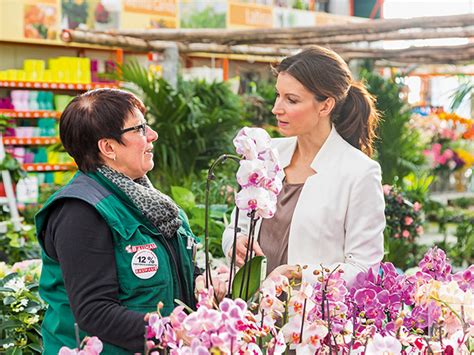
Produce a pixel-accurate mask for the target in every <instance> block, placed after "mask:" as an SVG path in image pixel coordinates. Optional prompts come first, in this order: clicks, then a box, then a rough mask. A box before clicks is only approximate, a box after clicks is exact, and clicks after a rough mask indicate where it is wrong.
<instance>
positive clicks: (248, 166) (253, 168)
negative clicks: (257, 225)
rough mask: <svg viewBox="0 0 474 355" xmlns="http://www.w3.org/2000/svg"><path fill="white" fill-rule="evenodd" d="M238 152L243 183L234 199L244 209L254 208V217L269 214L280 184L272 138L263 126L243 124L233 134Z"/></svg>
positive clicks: (238, 178)
mask: <svg viewBox="0 0 474 355" xmlns="http://www.w3.org/2000/svg"><path fill="white" fill-rule="evenodd" d="M234 145H235V148H236V151H237V153H238V154H240V155H242V156H243V157H244V159H243V160H241V161H240V168H239V170H238V171H237V182H238V183H239V185H240V186H241V187H242V190H240V191H239V192H238V193H237V194H236V196H235V203H236V205H237V207H238V208H239V209H241V210H243V211H249V212H251V211H255V217H257V218H258V217H261V218H271V217H273V216H274V214H275V211H276V203H277V198H276V197H277V195H278V194H279V193H280V191H281V188H282V181H281V178H280V177H279V176H278V173H279V172H280V171H281V168H280V163H279V161H278V153H277V152H276V150H274V149H272V147H271V138H270V136H269V135H268V133H267V132H266V131H265V130H264V129H262V128H249V127H244V128H242V129H241V130H240V131H239V133H238V134H237V136H236V137H235V138H234Z"/></svg>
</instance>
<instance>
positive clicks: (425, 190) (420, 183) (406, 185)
mask: <svg viewBox="0 0 474 355" xmlns="http://www.w3.org/2000/svg"><path fill="white" fill-rule="evenodd" d="M434 179H435V177H434V176H433V175H430V174H429V173H426V172H422V173H413V172H412V173H409V174H408V175H406V176H405V177H404V178H403V189H404V191H405V193H406V196H407V198H408V199H409V200H410V201H418V202H420V203H421V204H422V205H424V204H425V202H426V201H427V200H428V197H429V193H430V190H429V189H430V185H431V184H432V183H433V181H434Z"/></svg>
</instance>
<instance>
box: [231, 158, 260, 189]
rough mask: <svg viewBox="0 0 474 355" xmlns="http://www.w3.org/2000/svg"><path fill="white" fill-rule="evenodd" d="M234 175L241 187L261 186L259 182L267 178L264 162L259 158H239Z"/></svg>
mask: <svg viewBox="0 0 474 355" xmlns="http://www.w3.org/2000/svg"><path fill="white" fill-rule="evenodd" d="M236 177H237V182H238V183H239V185H240V186H242V187H248V186H261V183H262V182H263V181H264V180H265V179H267V178H268V176H267V168H266V166H265V162H264V161H263V160H260V159H253V160H241V161H240V168H239V170H238V171H237V175H236Z"/></svg>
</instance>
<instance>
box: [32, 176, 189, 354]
mask: <svg viewBox="0 0 474 355" xmlns="http://www.w3.org/2000/svg"><path fill="white" fill-rule="evenodd" d="M63 198H77V199H80V200H83V201H85V202H87V203H89V204H90V205H91V206H93V207H94V208H95V209H96V210H97V212H98V213H99V214H100V215H101V216H102V217H103V218H104V220H105V221H106V222H107V224H108V226H109V227H110V229H111V231H112V235H113V243H114V252H115V264H116V268H117V276H118V282H119V301H120V302H121V304H122V305H123V306H124V307H126V308H127V309H130V310H133V311H137V312H142V313H146V312H153V311H156V306H157V303H158V302H159V301H161V302H163V304H164V308H163V309H162V310H161V314H163V315H165V316H166V315H168V314H169V313H170V312H171V311H172V310H173V308H174V307H175V306H176V305H175V303H174V300H175V299H181V300H182V301H183V302H185V303H186V304H188V305H190V306H191V307H194V297H193V288H194V285H193V273H194V263H193V260H192V258H193V246H194V241H195V237H194V235H193V233H192V232H191V229H190V228H189V223H188V220H187V218H186V215H185V214H184V212H183V211H181V210H180V218H181V220H182V221H183V224H182V226H181V227H180V228H179V229H178V231H177V238H172V239H165V238H164V237H163V236H162V235H161V234H160V233H159V232H158V230H157V229H156V228H155V227H154V226H153V225H152V224H151V223H150V221H149V220H148V219H147V218H145V217H144V216H143V214H142V213H141V212H140V210H138V208H137V207H136V206H135V205H134V204H133V202H132V201H131V200H130V199H129V198H128V197H127V196H126V195H125V194H124V193H123V191H121V190H120V189H118V188H117V187H116V186H115V185H113V184H112V183H111V182H110V181H109V180H108V179H106V178H105V177H104V176H103V175H101V174H99V173H88V174H84V173H82V172H78V173H77V174H76V175H75V176H74V177H73V179H72V180H71V181H70V182H69V183H68V185H66V186H65V187H64V188H62V189H61V190H59V191H58V192H56V193H55V194H54V195H53V196H51V197H50V198H49V200H48V201H47V202H46V204H45V205H44V207H43V208H42V209H41V210H40V211H39V212H38V214H37V215H36V231H37V235H38V240H39V242H40V244H41V247H42V248H43V252H42V258H43V269H42V272H41V278H40V295H41V297H42V298H43V300H44V301H45V302H46V303H47V304H48V305H49V306H48V310H47V311H46V314H45V317H44V320H43V324H42V336H43V345H44V354H47V355H50V354H51V355H52V354H57V353H58V351H59V349H60V348H61V347H62V346H67V347H68V348H75V347H76V341H75V335H74V323H75V320H74V316H73V313H72V311H71V308H70V306H69V301H68V297H67V294H66V289H65V287H64V280H63V277H62V274H61V268H60V265H59V263H58V262H57V261H56V260H54V259H52V258H50V257H49V256H48V255H46V253H45V251H44V245H43V243H44V233H45V230H46V223H47V219H48V214H49V212H50V210H51V208H50V207H51V206H52V205H53V204H54V203H55V202H57V201H58V200H61V199H63ZM98 237H100V236H98ZM156 266H157V267H158V269H157V270H156ZM78 267H81V266H80V265H78ZM180 287H181V288H180ZM181 290H184V292H181ZM183 293H184V294H183ZM117 326H118V327H120V324H117ZM144 332H145V329H144ZM86 335H89V336H94V335H95V334H86V333H85V332H83V331H80V338H81V339H83V338H84V336H86ZM102 354H113V355H116V354H131V352H130V351H127V350H126V349H123V348H120V347H117V346H114V345H112V344H109V343H105V342H104V350H103V352H102Z"/></svg>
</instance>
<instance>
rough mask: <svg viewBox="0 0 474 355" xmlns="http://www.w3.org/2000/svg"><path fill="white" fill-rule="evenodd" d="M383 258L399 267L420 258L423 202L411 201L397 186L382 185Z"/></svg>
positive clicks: (401, 267)
mask: <svg viewBox="0 0 474 355" xmlns="http://www.w3.org/2000/svg"><path fill="white" fill-rule="evenodd" d="M383 189H384V197H385V218H386V221H387V226H386V228H385V231H384V243H385V257H384V261H389V262H391V263H393V264H394V265H395V266H397V267H398V268H400V269H402V270H406V269H408V268H411V267H413V266H415V265H416V262H417V260H418V259H419V250H418V246H417V240H418V238H419V237H420V235H421V234H423V226H422V224H423V214H422V210H421V208H422V205H421V203H420V202H418V201H414V202H410V201H409V200H408V199H407V197H406V194H405V193H404V192H403V191H402V190H401V189H400V188H398V187H397V186H390V185H384V186H383Z"/></svg>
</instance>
